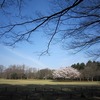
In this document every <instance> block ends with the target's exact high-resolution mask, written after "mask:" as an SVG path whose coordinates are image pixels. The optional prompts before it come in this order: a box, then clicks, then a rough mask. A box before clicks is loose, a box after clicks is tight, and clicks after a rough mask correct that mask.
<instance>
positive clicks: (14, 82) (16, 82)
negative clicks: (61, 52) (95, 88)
mask: <svg viewBox="0 0 100 100" xmlns="http://www.w3.org/2000/svg"><path fill="white" fill-rule="evenodd" d="M0 84H11V85H29V84H33V85H34V84H37V85H100V82H98V81H94V82H91V81H88V82H87V81H86V82H80V81H78V82H77V81H72V82H60V81H53V80H11V79H0Z"/></svg>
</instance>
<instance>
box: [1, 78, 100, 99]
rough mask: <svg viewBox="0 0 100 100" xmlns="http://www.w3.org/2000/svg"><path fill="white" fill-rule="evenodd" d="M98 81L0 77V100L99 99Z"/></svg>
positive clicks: (99, 83) (99, 86) (99, 84)
mask: <svg viewBox="0 0 100 100" xmlns="http://www.w3.org/2000/svg"><path fill="white" fill-rule="evenodd" d="M99 94H100V82H96V81H95V82H75V81H73V82H60V81H53V80H10V79H8V80H7V79H0V100H66V99H67V100H80V99H82V100H100V96H99Z"/></svg>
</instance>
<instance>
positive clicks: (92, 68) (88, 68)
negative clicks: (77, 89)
mask: <svg viewBox="0 0 100 100" xmlns="http://www.w3.org/2000/svg"><path fill="white" fill-rule="evenodd" d="M71 67H73V68H75V69H77V70H78V71H79V72H80V73H81V74H80V79H82V80H88V81H89V80H92V81H93V80H100V62H95V61H88V62H87V63H86V64H84V63H77V64H73V65H72V66H71Z"/></svg>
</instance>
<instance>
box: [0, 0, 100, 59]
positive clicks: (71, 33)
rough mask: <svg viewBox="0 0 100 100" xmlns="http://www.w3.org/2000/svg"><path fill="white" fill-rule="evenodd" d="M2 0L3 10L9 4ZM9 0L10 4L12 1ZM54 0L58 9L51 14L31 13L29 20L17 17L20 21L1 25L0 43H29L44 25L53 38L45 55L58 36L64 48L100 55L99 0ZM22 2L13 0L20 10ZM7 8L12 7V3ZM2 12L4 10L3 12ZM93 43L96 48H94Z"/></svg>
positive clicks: (49, 41) (11, 44) (10, 44)
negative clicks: (38, 14)
mask: <svg viewBox="0 0 100 100" xmlns="http://www.w3.org/2000/svg"><path fill="white" fill-rule="evenodd" d="M1 1H2V2H0V4H1V8H2V9H3V8H4V7H5V6H6V4H9V3H8V2H7V1H6V0H1ZM8 1H10V4H11V2H12V0H8ZM54 1H55V3H56V9H54V10H53V12H52V13H49V14H47V15H42V14H41V16H38V17H37V18H34V17H33V16H30V17H31V18H30V19H25V18H24V17H22V19H21V18H20V17H18V20H17V21H15V20H12V21H10V22H9V21H8V20H7V21H6V23H5V24H1V25H0V38H1V40H0V42H2V43H4V44H6V45H9V46H14V45H15V44H16V43H18V42H21V41H27V42H29V41H30V37H31V36H32V34H33V33H34V32H36V30H39V29H41V27H43V28H45V29H46V30H48V31H47V34H49V37H50V38H49V40H48V44H47V49H46V50H45V51H44V52H43V53H42V54H45V53H48V52H49V48H50V45H51V43H52V41H53V40H55V38H57V37H58V35H59V37H60V38H59V39H58V40H59V41H60V42H61V43H62V44H63V46H64V48H65V49H74V50H75V53H76V52H79V51H81V50H84V49H87V50H89V51H88V54H89V56H91V55H92V56H94V57H95V58H98V57H100V50H99V49H100V47H99V46H98V45H99V44H100V28H99V26H100V0H54ZM22 2H23V0H16V1H14V4H15V5H16V4H17V6H18V8H19V11H21V8H22V6H21V4H22ZM29 3H30V1H29ZM53 3H54V2H53ZM10 4H9V5H10ZM4 5H5V6H4ZM26 5H27V3H26ZM6 8H9V6H7V7H5V9H6ZM9 9H10V8H9ZM0 13H2V12H1V11H0ZM26 17H27V16H26ZM19 28H22V30H18V29H19ZM49 32H50V33H49ZM94 46H95V49H93V47H94Z"/></svg>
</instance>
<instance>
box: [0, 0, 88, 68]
mask: <svg viewBox="0 0 100 100" xmlns="http://www.w3.org/2000/svg"><path fill="white" fill-rule="evenodd" d="M47 1H49V0H44V2H42V0H34V2H32V1H31V2H32V3H31V5H30V6H29V8H28V9H25V10H23V11H24V14H29V13H31V12H30V11H31V10H32V9H33V12H36V11H41V10H42V12H44V13H45V12H49V4H48V2H47ZM41 8H42V9H41ZM11 11H13V10H11ZM27 12H28V13H27ZM32 16H33V17H36V16H35V15H34V14H33V15H32ZM2 18H3V17H2ZM12 20H14V19H12ZM31 39H33V40H34V42H33V44H28V43H26V42H23V43H19V44H17V47H15V48H12V47H7V46H4V45H2V44H1V45H0V64H2V65H4V66H9V65H12V64H25V65H27V66H30V67H36V68H40V69H41V68H47V67H48V68H51V69H56V68H59V67H66V66H70V65H72V64H74V63H78V62H79V63H81V62H87V61H88V60H89V58H87V57H86V55H84V53H83V52H84V51H83V52H80V53H78V54H75V55H71V54H70V53H69V52H68V51H65V50H63V49H62V47H61V45H60V44H55V45H51V48H50V56H48V55H45V56H41V57H40V59H39V52H41V51H43V50H45V49H46V46H47V43H48V38H47V37H46V36H45V34H43V30H41V29H40V31H36V33H35V34H34V36H33V37H32V38H31Z"/></svg>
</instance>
